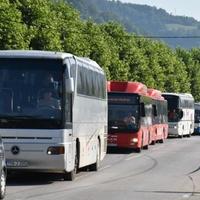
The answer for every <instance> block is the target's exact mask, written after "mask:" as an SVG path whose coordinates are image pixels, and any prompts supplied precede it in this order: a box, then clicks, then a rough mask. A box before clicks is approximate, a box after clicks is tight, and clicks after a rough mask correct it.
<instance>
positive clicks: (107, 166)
mask: <svg viewBox="0 0 200 200" xmlns="http://www.w3.org/2000/svg"><path fill="white" fill-rule="evenodd" d="M109 167H111V165H106V166H105V167H102V168H100V169H99V171H102V170H104V169H107V168H109Z"/></svg>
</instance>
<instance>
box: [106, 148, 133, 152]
mask: <svg viewBox="0 0 200 200" xmlns="http://www.w3.org/2000/svg"><path fill="white" fill-rule="evenodd" d="M130 153H136V151H135V150H134V149H125V148H117V147H108V149H107V154H130Z"/></svg>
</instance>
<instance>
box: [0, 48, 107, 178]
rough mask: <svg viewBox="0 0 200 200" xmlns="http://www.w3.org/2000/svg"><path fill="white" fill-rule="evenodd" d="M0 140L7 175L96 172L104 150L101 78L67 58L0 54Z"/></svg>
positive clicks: (87, 63) (83, 62)
mask: <svg viewBox="0 0 200 200" xmlns="http://www.w3.org/2000/svg"><path fill="white" fill-rule="evenodd" d="M0 134H1V136H2V138H3V141H4V144H5V150H6V158H7V160H6V163H7V168H8V170H10V171H12V170H13V171H16V170H30V171H40V172H56V173H63V178H64V180H73V179H74V176H75V174H76V172H77V170H78V169H79V168H81V167H85V166H88V168H89V169H90V170H93V171H96V170H97V169H98V167H99V163H100V161H101V160H102V159H103V158H104V156H105V154H106V147H107V91H106V76H105V74H104V72H103V70H102V69H101V68H100V67H99V65H98V64H97V63H96V62H94V61H92V60H90V59H88V58H79V57H76V56H73V55H71V54H67V53H58V52H44V51H0Z"/></svg>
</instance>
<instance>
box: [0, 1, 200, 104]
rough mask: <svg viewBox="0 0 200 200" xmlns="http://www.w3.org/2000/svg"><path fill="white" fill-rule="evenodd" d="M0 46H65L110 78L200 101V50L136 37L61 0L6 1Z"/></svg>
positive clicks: (0, 11)
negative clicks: (85, 16)
mask: <svg viewBox="0 0 200 200" xmlns="http://www.w3.org/2000/svg"><path fill="white" fill-rule="evenodd" d="M91 9H92V10H94V8H92V7H91ZM0 49H37V50H51V51H65V52H69V53H73V54H75V55H78V56H84V57H90V58H91V59H93V60H95V61H96V62H97V63H98V64H99V65H100V66H101V67H102V68H103V69H104V70H105V72H106V74H107V78H108V79H109V80H131V81H140V82H143V83H144V84H146V85H147V86H148V87H153V88H157V89H160V90H161V91H168V92H191V93H192V94H193V95H194V97H195V99H196V100H197V101H200V49H198V48H196V49H191V50H185V49H181V48H178V49H176V50H173V49H171V48H170V47H168V46H167V45H166V44H164V43H161V42H159V41H154V40H150V39H145V38H138V37H137V35H135V34H130V33H128V32H126V31H125V29H124V28H123V27H122V26H121V25H119V24H118V23H115V22H108V23H105V24H100V25H99V24H96V23H95V22H93V21H92V20H87V21H82V20H81V18H80V15H79V13H78V12H77V11H76V10H75V9H74V8H73V7H72V6H71V5H69V4H66V3H65V1H62V0H54V1H53V0H37V1H35V0H10V1H9V0H2V1H1V2H0Z"/></svg>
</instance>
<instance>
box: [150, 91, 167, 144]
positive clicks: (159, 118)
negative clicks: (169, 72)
mask: <svg viewBox="0 0 200 200" xmlns="http://www.w3.org/2000/svg"><path fill="white" fill-rule="evenodd" d="M148 94H149V96H150V97H151V98H152V117H153V133H154V137H153V141H152V143H153V144H155V142H160V143H163V142H164V139H166V138H167V137H168V120H167V101H166V100H165V99H164V97H162V93H161V91H159V90H155V89H148Z"/></svg>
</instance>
